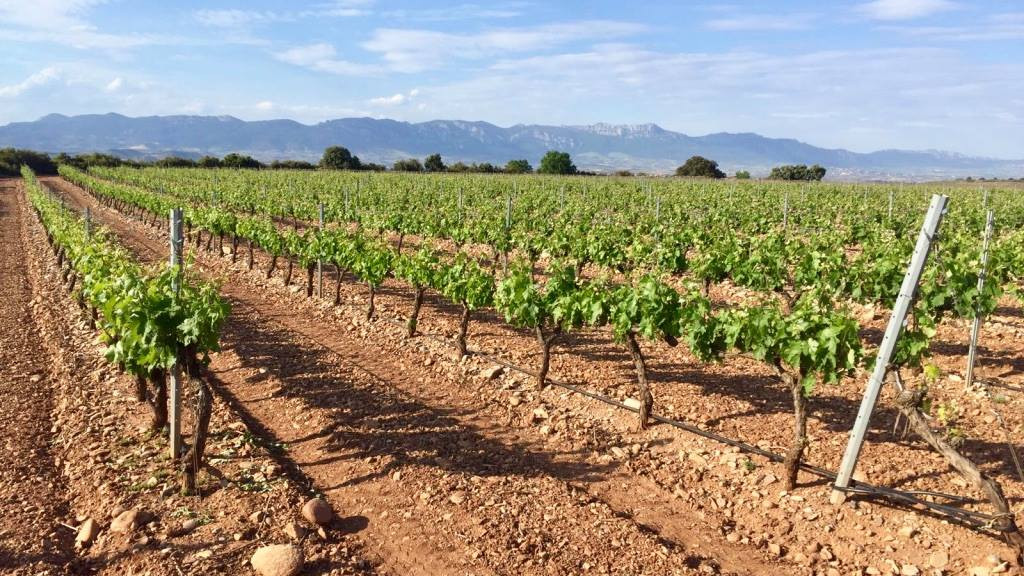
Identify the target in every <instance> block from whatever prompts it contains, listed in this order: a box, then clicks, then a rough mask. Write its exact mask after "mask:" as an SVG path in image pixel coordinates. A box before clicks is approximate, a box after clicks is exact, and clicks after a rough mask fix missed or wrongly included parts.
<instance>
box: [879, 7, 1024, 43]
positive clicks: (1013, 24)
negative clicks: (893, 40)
mask: <svg viewBox="0 0 1024 576" xmlns="http://www.w3.org/2000/svg"><path fill="white" fill-rule="evenodd" d="M882 30H885V31H887V32H892V33H894V34H898V35H900V36H901V37H916V38H927V39H928V40H932V41H940V42H1000V41H1005V40H1024V13H1007V14H994V15H992V16H990V17H988V18H986V19H985V20H984V21H982V22H978V23H973V24H967V25H960V26H884V27H882Z"/></svg>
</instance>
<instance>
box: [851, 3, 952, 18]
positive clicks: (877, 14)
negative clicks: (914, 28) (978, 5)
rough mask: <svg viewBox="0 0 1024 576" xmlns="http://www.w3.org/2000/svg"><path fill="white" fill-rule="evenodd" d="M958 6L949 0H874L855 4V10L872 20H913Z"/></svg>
mask: <svg viewBox="0 0 1024 576" xmlns="http://www.w3.org/2000/svg"><path fill="white" fill-rule="evenodd" d="M959 7H960V6H959V5H958V4H957V3H955V2H951V1H950V0H874V1H872V2H865V3H864V4H860V5H858V6H857V8H856V9H857V11H858V12H859V13H861V14H863V15H865V16H867V17H868V18H871V19H874V20H915V19H917V18H925V17H927V16H933V15H935V14H938V13H940V12H947V11H949V10H956V9H957V8H959Z"/></svg>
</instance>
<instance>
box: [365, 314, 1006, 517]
mask: <svg viewBox="0 0 1024 576" xmlns="http://www.w3.org/2000/svg"><path fill="white" fill-rule="evenodd" d="M382 319H383V320H385V321H387V322H390V323H392V324H395V325H396V326H399V327H403V326H405V324H404V323H403V322H401V321H399V320H394V319H391V318H382ZM420 336H422V337H424V338H427V339H429V340H434V341H437V342H441V343H443V344H446V345H449V346H452V345H453V343H452V342H451V340H449V339H448V338H445V337H443V336H436V335H433V334H420ZM468 351H469V353H471V354H473V355H474V356H479V357H481V358H485V359H487V360H490V361H491V362H494V363H496V364H501V365H502V366H505V367H507V368H511V369H512V370H515V371H517V372H520V373H522V374H525V375H527V376H531V377H535V378H536V377H537V376H538V374H537V373H536V372H534V371H533V370H531V369H528V368H523V367H522V366H517V365H515V364H513V363H512V362H509V361H508V360H505V359H503V358H499V357H497V356H493V355H491V354H488V353H487V352H484V351H482V350H474V349H472V348H471V349H469V350H468ZM546 381H547V382H548V383H550V384H552V385H554V386H558V387H559V388H564V389H566V390H569V391H570V392H574V393H576V394H581V395H583V396H586V397H588V398H591V399H593V400H597V401H598V402H603V403H605V404H608V405H611V406H614V407H616V408H621V409H623V410H627V411H629V412H633V413H637V409H636V408H632V407H630V406H627V405H625V404H623V403H622V402H619V401H618V400H615V399H614V398H610V397H608V396H605V395H603V394H598V393H596V392H591V391H589V390H584V389H583V388H580V387H579V386H576V385H573V384H568V383H565V382H559V381H558V380H555V379H554V378H551V377H548V378H547V379H546ZM650 418H651V419H652V420H655V421H657V422H661V423H662V424H668V425H669V426H672V427H675V428H679V429H681V430H685V431H687V432H690V433H692V434H696V435H697V436H701V437H703V438H707V439H709V440H714V441H716V442H719V443H721V444H725V445H727V446H734V447H736V448H739V449H740V450H741V451H743V452H749V453H751V454H755V455H758V456H763V457H765V458H767V459H769V460H771V461H773V462H783V461H784V460H785V457H783V456H782V455H781V454H776V453H775V452H770V451H768V450H763V449H761V448H758V447H757V446H754V445H752V444H748V443H746V442H742V441H740V440H733V439H732V438H729V437H728V436H722V435H721V434H718V433H715V432H710V431H708V430H704V429H702V428H698V427H697V426H694V425H693V424H688V423H686V422H682V421H679V420H674V419H672V418H668V417H666V416H660V415H658V414H651V415H650ZM800 468H801V469H802V470H804V471H807V472H810V473H812V474H816V475H818V476H820V477H822V478H827V479H829V480H835V478H836V474H835V473H834V472H832V471H831V470H827V469H825V468H821V467H820V466H814V465H812V464H807V463H805V462H801V463H800ZM834 488H835V489H837V490H841V491H843V492H846V493H848V494H855V495H863V496H876V497H881V498H887V499H889V500H892V501H894V502H897V503H900V504H905V505H909V506H922V507H925V508H927V509H929V510H932V511H933V512H936V513H938V514H941V515H944V516H949V517H951V518H954V519H956V520H958V521H960V522H962V523H964V524H967V525H970V526H973V527H975V528H987V527H988V526H989V525H990V524H991V522H992V521H993V520H996V519H998V518H999V517H998V516H995V515H991V514H985V513H983V512H974V511H971V510H964V509H963V508H957V507H956V506H950V505H947V504H939V503H936V502H930V501H928V500H925V499H924V498H923V497H924V496H931V497H935V498H943V499H946V500H949V501H952V502H964V501H967V500H968V499H967V498H964V497H961V496H954V495H952V494H944V493H942V492H930V491H923V490H915V491H907V490H898V489H896V488H887V487H884V486H874V485H872V484H868V483H866V482H857V481H853V484H852V485H851V486H849V487H847V488H837V487H834Z"/></svg>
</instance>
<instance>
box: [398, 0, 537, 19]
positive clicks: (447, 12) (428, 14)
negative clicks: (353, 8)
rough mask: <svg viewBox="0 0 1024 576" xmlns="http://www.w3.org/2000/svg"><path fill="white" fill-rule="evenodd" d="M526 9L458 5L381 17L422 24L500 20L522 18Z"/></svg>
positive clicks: (512, 4) (509, 5)
mask: <svg viewBox="0 0 1024 576" xmlns="http://www.w3.org/2000/svg"><path fill="white" fill-rule="evenodd" d="M525 8H526V3H524V2H508V3H504V4H502V3H496V4H489V5H487V6H482V5H480V4H471V3H468V4H458V5H455V6H447V7H444V8H416V9H400V10H388V11H386V12H382V13H381V16H382V17H384V18H389V19H398V20H418V21H421V22H450V21H456V20H500V19H505V18H515V17H517V16H522V15H523V14H524V10H525Z"/></svg>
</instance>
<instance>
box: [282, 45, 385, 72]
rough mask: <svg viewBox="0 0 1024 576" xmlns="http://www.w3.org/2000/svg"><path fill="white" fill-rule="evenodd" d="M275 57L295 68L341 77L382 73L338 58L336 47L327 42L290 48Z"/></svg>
mask: <svg viewBox="0 0 1024 576" xmlns="http://www.w3.org/2000/svg"><path fill="white" fill-rule="evenodd" d="M274 57H275V58H276V59H277V60H279V61H281V62H285V63H287V64H292V65H294V66H301V67H303V68H309V69H310V70H316V71H317V72H327V73H329V74H338V75H341V76H369V75H374V74H377V73H379V72H380V69H379V68H377V67H376V66H371V65H367V64H360V63H358V62H352V61H349V60H344V59H341V58H338V54H337V50H335V48H334V46H333V45H331V44H327V43H325V42H321V43H317V44H309V45H306V46H296V47H294V48H289V49H287V50H284V51H283V52H278V53H276V54H274Z"/></svg>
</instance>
